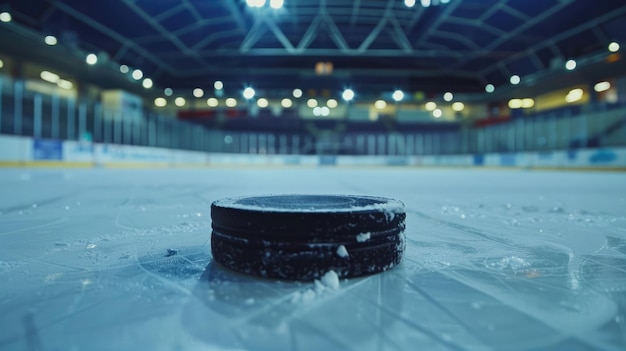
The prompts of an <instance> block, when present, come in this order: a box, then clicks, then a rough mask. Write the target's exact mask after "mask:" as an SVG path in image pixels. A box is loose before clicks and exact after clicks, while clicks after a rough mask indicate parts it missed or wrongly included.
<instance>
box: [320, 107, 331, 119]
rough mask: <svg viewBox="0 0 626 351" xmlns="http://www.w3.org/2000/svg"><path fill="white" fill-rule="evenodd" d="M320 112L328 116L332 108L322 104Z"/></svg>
mask: <svg viewBox="0 0 626 351" xmlns="http://www.w3.org/2000/svg"><path fill="white" fill-rule="evenodd" d="M320 112H321V115H322V116H324V117H327V116H329V115H330V109H329V108H328V107H326V106H322V107H321V108H320Z"/></svg>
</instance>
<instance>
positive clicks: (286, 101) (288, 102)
mask: <svg viewBox="0 0 626 351" xmlns="http://www.w3.org/2000/svg"><path fill="white" fill-rule="evenodd" d="M280 106H282V107H284V108H290V107H291V106H293V102H292V101H291V99H287V98H284V99H282V100H281V101H280Z"/></svg>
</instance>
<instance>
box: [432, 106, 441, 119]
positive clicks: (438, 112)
mask: <svg viewBox="0 0 626 351" xmlns="http://www.w3.org/2000/svg"><path fill="white" fill-rule="evenodd" d="M441 115H443V112H442V111H441V110H440V109H438V108H437V109H434V110H433V117H435V118H439V117H441Z"/></svg>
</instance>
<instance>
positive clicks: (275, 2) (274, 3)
mask: <svg viewBox="0 0 626 351" xmlns="http://www.w3.org/2000/svg"><path fill="white" fill-rule="evenodd" d="M284 3H285V1H284V0H270V7H271V8H273V9H275V10H278V9H280V8H282V7H283V5H284Z"/></svg>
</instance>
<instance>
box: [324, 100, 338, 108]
mask: <svg viewBox="0 0 626 351" xmlns="http://www.w3.org/2000/svg"><path fill="white" fill-rule="evenodd" d="M338 105H339V104H338V103H337V100H335V99H328V101H326V106H328V108H336V107H337V106H338Z"/></svg>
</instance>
